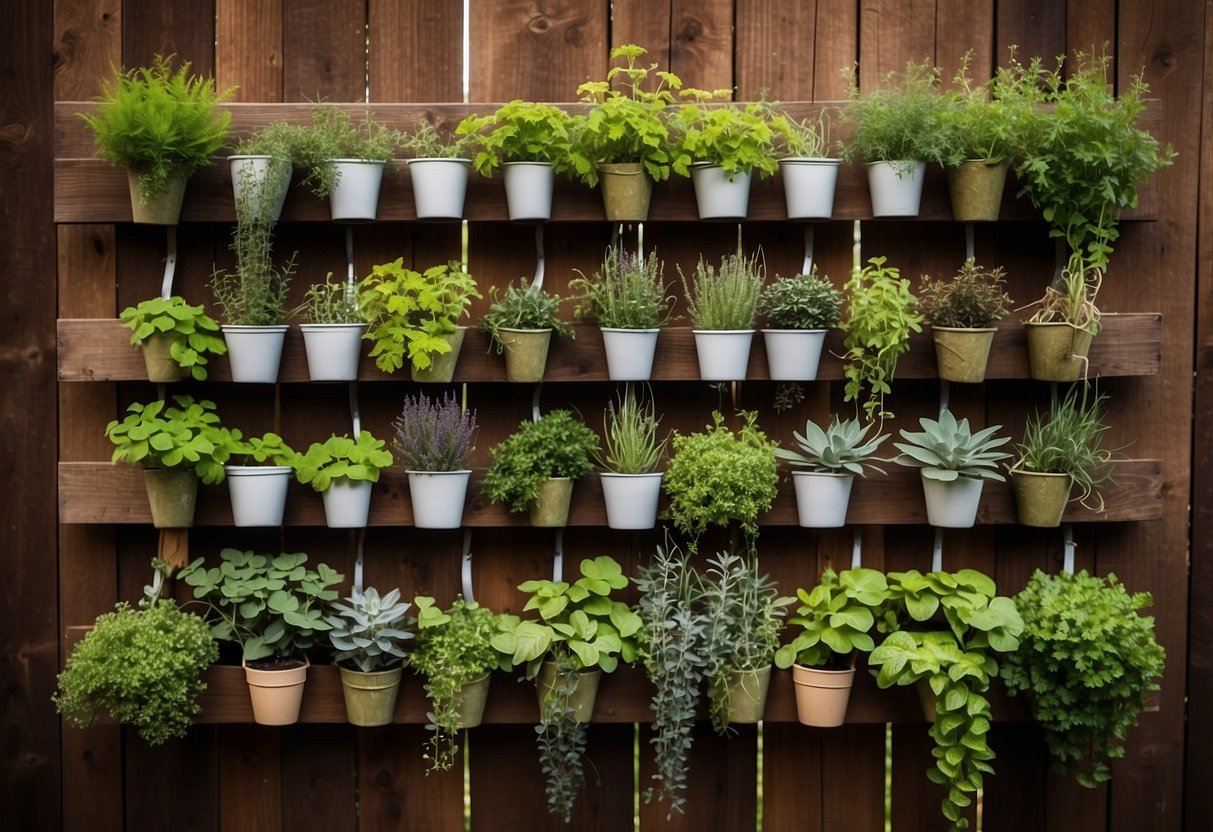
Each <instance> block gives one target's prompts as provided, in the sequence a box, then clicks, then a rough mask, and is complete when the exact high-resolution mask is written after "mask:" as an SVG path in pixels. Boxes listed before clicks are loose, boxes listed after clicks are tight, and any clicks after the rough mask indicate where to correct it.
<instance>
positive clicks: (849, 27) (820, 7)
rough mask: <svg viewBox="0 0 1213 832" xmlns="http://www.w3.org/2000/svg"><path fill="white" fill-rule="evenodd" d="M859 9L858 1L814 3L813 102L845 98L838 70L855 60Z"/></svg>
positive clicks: (850, 65)
mask: <svg viewBox="0 0 1213 832" xmlns="http://www.w3.org/2000/svg"><path fill="white" fill-rule="evenodd" d="M859 6H860V0H817V24H816V25H817V28H816V30H815V31H816V35H817V39H816V43H815V44H814V46H813V54H814V67H813V98H814V99H815V100H817V101H834V100H842V99H845V98H846V96H847V84H846V80H845V79H844V78H843V75H842V71H843V70H844V69H850V68H851V67H852V66H854V64H855V62H856V61H857V60H859Z"/></svg>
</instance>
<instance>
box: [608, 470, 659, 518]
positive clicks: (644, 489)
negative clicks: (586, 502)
mask: <svg viewBox="0 0 1213 832" xmlns="http://www.w3.org/2000/svg"><path fill="white" fill-rule="evenodd" d="M598 476H599V477H600V478H601V480H602V499H603V502H605V503H606V514H607V525H608V526H609V527H610V528H612V529H651V528H653V527H654V526H656V525H657V501H658V499H659V498H660V497H661V478H662V476H663V475H662V473H661V472H657V473H654V474H615V473H611V472H609V471H604V472H603V473H601V474H599V475H598Z"/></svg>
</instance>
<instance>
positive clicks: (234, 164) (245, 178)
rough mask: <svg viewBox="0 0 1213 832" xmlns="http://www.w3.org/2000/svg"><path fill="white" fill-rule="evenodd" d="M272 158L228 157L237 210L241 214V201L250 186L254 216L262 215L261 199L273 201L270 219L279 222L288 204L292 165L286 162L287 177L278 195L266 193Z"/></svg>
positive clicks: (251, 207)
mask: <svg viewBox="0 0 1213 832" xmlns="http://www.w3.org/2000/svg"><path fill="white" fill-rule="evenodd" d="M271 158H272V157H270V156H228V157H227V161H228V164H229V166H230V167H231V171H232V196H233V197H234V198H235V200H236V206H237V208H236V210H237V212H239V210H240V209H239V206H240V201H241V200H242V199H243V198H244V191H245V186H246V185H248V186H249V188H248V189H249V199H251V200H253V202H252V204H250V205H249V208H250V210H251V211H252V212H253V214H254V215H256V216H260V215H261V211H262V208H261V202H260V200H261V199H263V198H264V199H270V200H272V201H273V202H272V207H271V208H270V219H272V220H273V221H274V222H278V218H279V217H281V216H282V206H283V204H284V203H285V202H286V192H287V191H288V190H289V189H290V186H291V169H290V163H289V162H286V163H285V164H286V166H287V172H286V177H285V178H284V179H283V180H282V184H280V185H279V186H278V190H277V192H276V193H272V194H267V193H265V192H264V191H265V186H264V183H265V179H266V176H268V174H269V167H270V161H271Z"/></svg>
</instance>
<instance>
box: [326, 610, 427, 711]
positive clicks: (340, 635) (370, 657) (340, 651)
mask: <svg viewBox="0 0 1213 832" xmlns="http://www.w3.org/2000/svg"><path fill="white" fill-rule="evenodd" d="M410 606H411V605H410V604H409V603H408V602H407V601H401V600H400V590H399V589H393V590H391V591H390V592H388V593H387V594H386V595H383V596H380V595H379V591H378V590H377V589H375V588H374V587H373V586H368V587H367V588H366V589H363V590H361V591H358V590H354V592H353V593H352V594H351V595H350V596H349V597H348V598H346V599H344V603H343V602H334V603H333V604H332V605H330V607H329V609H330V610H332V612H331V613H330V614H329V615H326V616H325V617H324V620H325V621H326V622H327V623H328V625H329V642H330V643H331V644H332V645H333V650H334V653H333V664H335V665H337V668H338V669H339V670H340V671H341V692H342V695H343V696H344V698H345V713H346V716H347V717H348V718H349V721H350V723H351V724H353V725H360V726H367V727H374V726H377V725H390V724H391V722H392V716H393V714H395V712H396V697H397V695H398V694H399V693H400V674H401V671H402V670H403V668H404V665H405V663H406V662H407V661H408V655H407V654H406V653H405V652H404V645H405V642H407V641H408V640H409V639H411V638H412V637H413V634H412V633H411V632H409V630H408V626H409V625H408V621H407V620H406V619H405V614H406V613H407V612H408V611H409V607H410Z"/></svg>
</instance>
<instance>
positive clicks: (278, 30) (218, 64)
mask: <svg viewBox="0 0 1213 832" xmlns="http://www.w3.org/2000/svg"><path fill="white" fill-rule="evenodd" d="M282 3H283V0H251V2H250V0H215V28H216V29H217V38H216V42H215V86H216V88H218V89H220V90H226V89H228V88H229V87H235V88H236V91H235V94H234V95H233V97H232V100H233V101H281V100H282V65H283V56H282V42H283V38H282V27H283V14H282V12H283V7H282Z"/></svg>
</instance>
